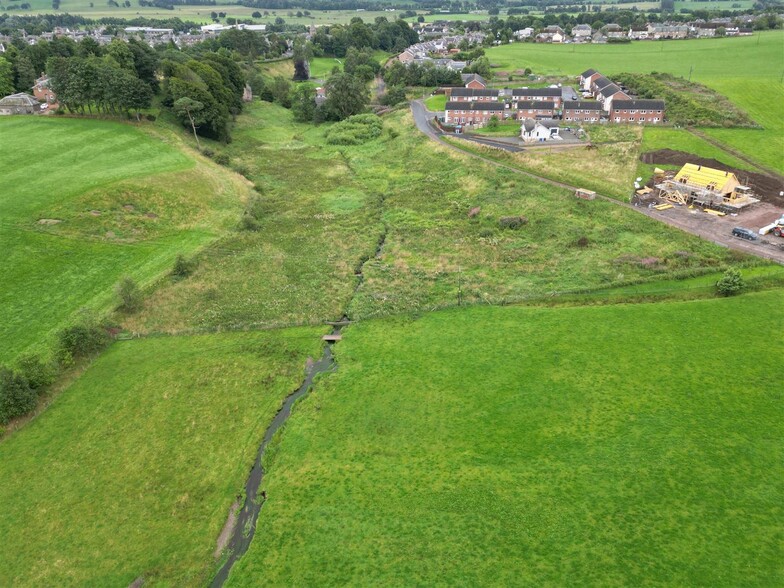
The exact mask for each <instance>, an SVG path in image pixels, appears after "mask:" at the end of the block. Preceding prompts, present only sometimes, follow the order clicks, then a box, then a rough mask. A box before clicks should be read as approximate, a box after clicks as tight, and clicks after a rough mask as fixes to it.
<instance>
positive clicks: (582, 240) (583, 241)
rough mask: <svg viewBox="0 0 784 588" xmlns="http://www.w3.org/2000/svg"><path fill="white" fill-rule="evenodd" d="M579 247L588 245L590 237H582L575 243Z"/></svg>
mask: <svg viewBox="0 0 784 588" xmlns="http://www.w3.org/2000/svg"><path fill="white" fill-rule="evenodd" d="M575 245H577V246H578V247H588V237H584V236H583V237H580V238H579V239H577V242H576V243H575Z"/></svg>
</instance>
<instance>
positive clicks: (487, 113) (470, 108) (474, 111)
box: [444, 102, 505, 127]
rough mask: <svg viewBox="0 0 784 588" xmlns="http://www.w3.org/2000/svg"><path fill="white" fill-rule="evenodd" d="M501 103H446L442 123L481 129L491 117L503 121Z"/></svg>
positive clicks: (503, 109)
mask: <svg viewBox="0 0 784 588" xmlns="http://www.w3.org/2000/svg"><path fill="white" fill-rule="evenodd" d="M504 112H505V106H504V104H503V102H447V103H446V108H445V109H444V123H445V124H448V125H455V126H456V125H469V126H475V127H483V126H485V125H486V124H487V123H488V121H489V120H490V119H491V118H492V117H493V116H495V117H497V118H498V120H504Z"/></svg>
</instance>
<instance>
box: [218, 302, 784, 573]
mask: <svg viewBox="0 0 784 588" xmlns="http://www.w3.org/2000/svg"><path fill="white" fill-rule="evenodd" d="M783 322H784V294H783V292H782V291H781V290H777V291H769V292H763V293H757V294H749V295H745V296H741V297H738V298H733V299H714V300H704V301H695V302H677V303H660V304H641V305H616V306H605V307H584V308H561V309H525V308H515V307H506V308H497V307H496V308H474V309H470V310H451V311H445V312H439V313H431V314H428V315H424V316H418V317H412V318H408V319H403V318H398V319H396V320H391V319H386V320H381V321H371V322H365V323H362V324H359V325H354V326H352V327H350V328H349V329H348V330H347V331H345V333H344V338H343V341H342V342H341V343H339V344H338V346H337V348H336V352H337V361H338V364H339V366H340V368H339V370H338V371H337V372H336V373H334V374H332V375H329V376H327V377H325V378H324V379H323V380H321V381H320V382H319V384H318V385H317V386H316V389H315V391H314V392H313V393H312V395H311V396H309V397H308V398H307V399H306V400H305V401H304V402H303V403H302V404H301V405H300V406H299V408H298V410H297V411H296V413H295V414H294V415H293V417H292V419H291V421H290V422H289V424H288V426H287V428H286V430H285V431H284V432H283V433H282V435H281V437H280V440H279V444H278V446H277V449H276V451H274V453H272V454H270V456H269V457H270V458H269V460H268V463H267V467H268V468H269V475H268V477H267V478H266V481H265V484H266V487H265V490H266V491H267V493H268V496H269V500H268V502H267V503H266V505H265V506H264V509H263V510H262V513H261V517H260V519H259V525H258V531H257V533H256V538H255V540H254V542H253V544H252V545H251V548H250V551H249V552H248V553H247V554H246V555H245V557H244V558H243V559H242V560H241V561H240V562H239V564H238V565H237V567H236V568H235V570H234V572H233V574H232V576H231V577H230V581H229V584H228V585H229V586H233V587H236V586H257V585H259V584H260V583H264V584H266V585H300V586H305V585H321V586H323V585H356V586H359V585H362V586H367V585H461V586H462V585H465V586H478V585H484V586H494V585H531V586H541V585H558V586H563V585H582V586H643V585H673V586H695V585H710V586H739V585H743V586H773V585H779V584H781V582H782V579H783V578H782V569H781V560H782V555H784V554H783V553H782V547H781V542H780V529H781V527H782V525H784V511H782V507H781V505H782V503H784V490H783V489H782V485H781V480H782V478H784V466H782V464H784V450H782V448H783V447H784V443H782V440H784V426H783V425H782V423H784V409H782V394H781V391H780V389H779V388H780V387H777V386H776V385H775V384H774V382H775V379H776V377H777V374H780V373H781V369H780V358H781V357H782V356H784V339H783V338H782V337H781V335H780V333H777V332H776V331H775V329H776V325H781V324H782V323H783Z"/></svg>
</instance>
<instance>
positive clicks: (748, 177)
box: [640, 149, 784, 206]
mask: <svg viewBox="0 0 784 588" xmlns="http://www.w3.org/2000/svg"><path fill="white" fill-rule="evenodd" d="M640 161H642V162H643V163H651V164H654V165H683V164H685V163H694V164H697V165H704V166H707V167H712V168H713V169H720V170H723V171H729V172H732V173H734V174H735V175H736V176H737V177H738V179H739V180H740V181H741V182H742V183H744V184H747V185H748V186H750V187H751V188H753V189H754V192H756V194H757V197H758V198H759V199H760V200H762V201H763V202H770V203H771V204H775V205H776V206H784V197H782V196H780V195H779V194H780V192H781V191H783V190H784V178H782V177H781V176H778V177H776V176H771V175H768V174H763V173H759V172H751V171H747V170H744V169H737V168H734V167H730V166H729V165H726V164H724V163H722V162H720V161H718V160H716V159H706V158H704V157H697V156H696V155H692V154H691V153H686V152H685V151H675V150H674V149H659V150H658V151H648V152H647V153H643V154H642V155H640Z"/></svg>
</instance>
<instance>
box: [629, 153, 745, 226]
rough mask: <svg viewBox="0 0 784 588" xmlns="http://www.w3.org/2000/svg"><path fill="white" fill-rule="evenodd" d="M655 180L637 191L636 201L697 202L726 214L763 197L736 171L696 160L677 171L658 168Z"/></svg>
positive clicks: (664, 206)
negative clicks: (744, 182) (711, 166)
mask: <svg viewBox="0 0 784 588" xmlns="http://www.w3.org/2000/svg"><path fill="white" fill-rule="evenodd" d="M652 183H653V186H652V187H651V186H645V187H644V188H640V189H638V190H637V191H636V192H635V197H634V199H633V203H638V204H653V206H654V207H655V208H657V209H659V210H666V209H667V208H669V207H671V206H672V205H673V204H680V205H684V206H687V205H688V206H697V207H699V208H701V209H703V210H704V211H705V212H707V213H712V214H716V215H725V214H736V213H739V212H741V211H743V210H745V209H747V208H749V207H750V206H753V205H754V204H757V203H758V202H759V201H760V199H759V198H757V197H756V194H755V193H754V191H753V189H752V188H751V187H749V186H747V185H744V184H742V183H741V182H740V181H739V180H738V177H737V176H736V175H735V174H734V173H732V172H729V171H724V170H718V169H713V168H710V167H706V166H703V165H699V164H694V163H687V164H685V165H684V166H683V167H682V168H681V169H680V170H679V171H678V172H677V173H676V172H674V171H665V170H662V169H659V168H656V169H655V170H654V176H653V182H652ZM635 201H636V202H635Z"/></svg>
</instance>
